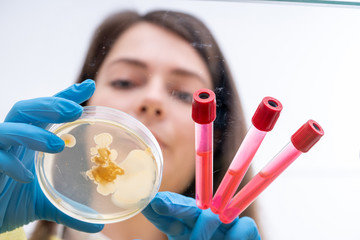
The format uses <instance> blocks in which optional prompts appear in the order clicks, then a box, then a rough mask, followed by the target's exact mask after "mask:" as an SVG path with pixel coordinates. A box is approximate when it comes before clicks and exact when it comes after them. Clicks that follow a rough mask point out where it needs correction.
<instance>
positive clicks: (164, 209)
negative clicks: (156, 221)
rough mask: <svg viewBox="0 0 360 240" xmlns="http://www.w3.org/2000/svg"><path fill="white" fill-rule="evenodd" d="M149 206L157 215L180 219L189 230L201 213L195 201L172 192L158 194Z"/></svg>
mask: <svg viewBox="0 0 360 240" xmlns="http://www.w3.org/2000/svg"><path fill="white" fill-rule="evenodd" d="M151 206H152V208H153V209H154V211H155V212H157V213H158V214H160V215H162V216H173V217H175V218H178V219H181V220H182V221H183V222H184V223H186V224H187V225H188V226H189V227H190V228H193V226H194V225H195V222H196V221H197V218H198V217H199V215H200V213H201V211H202V210H201V209H199V208H198V207H197V206H196V203H195V199H193V198H190V197H185V196H183V195H180V194H177V193H172V192H159V193H158V194H156V196H155V198H154V199H153V201H152V202H151Z"/></svg>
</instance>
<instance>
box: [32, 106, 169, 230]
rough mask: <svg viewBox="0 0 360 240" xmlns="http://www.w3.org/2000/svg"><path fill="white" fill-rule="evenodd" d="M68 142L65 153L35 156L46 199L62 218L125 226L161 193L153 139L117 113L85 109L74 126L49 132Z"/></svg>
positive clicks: (159, 156) (160, 162) (158, 152)
mask: <svg viewBox="0 0 360 240" xmlns="http://www.w3.org/2000/svg"><path fill="white" fill-rule="evenodd" d="M47 129H48V130H49V131H51V132H53V133H55V134H56V135H58V136H59V137H60V138H61V139H63V140H64V142H65V148H64V150H63V151H62V152H60V153H56V154H50V153H44V152H37V155H36V157H35V165H36V172H37V177H38V180H39V184H40V186H41V188H42V190H43V192H44V194H45V195H46V197H47V198H48V199H49V200H50V201H51V202H52V203H53V204H54V205H55V207H57V208H58V209H59V210H61V211H62V212H64V213H66V214H67V215H69V216H71V217H74V218H76V219H79V220H82V221H85V222H91V223H112V222H118V221H123V220H126V219H128V218H130V217H132V216H134V215H136V214H138V213H139V212H141V210H142V209H144V208H145V207H146V205H147V204H148V203H149V202H150V201H151V200H152V198H153V197H154V196H155V194H156V193H157V192H158V190H159V187H160V183H161V177H162V167H163V159H162V153H161V150H160V147H159V144H158V143H157V141H156V139H155V137H154V136H153V135H152V134H151V132H150V131H149V130H148V129H147V128H146V127H145V126H144V125H143V124H142V123H140V122H138V121H137V120H136V119H134V118H133V117H131V116H129V115H127V114H125V113H123V112H121V111H119V110H115V109H111V108H107V107H98V106H87V107H84V112H83V114H82V116H81V117H80V118H79V119H77V120H76V121H74V122H69V123H62V124H52V125H50V126H49V127H48V128H47Z"/></svg>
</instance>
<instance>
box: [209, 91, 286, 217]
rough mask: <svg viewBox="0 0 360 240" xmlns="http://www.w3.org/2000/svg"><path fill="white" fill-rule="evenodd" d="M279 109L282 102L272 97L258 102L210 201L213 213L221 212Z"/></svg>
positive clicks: (271, 127)
mask: <svg viewBox="0 0 360 240" xmlns="http://www.w3.org/2000/svg"><path fill="white" fill-rule="evenodd" d="M281 110H282V104H281V103H280V101H278V100H277V99H275V98H272V97H265V98H263V100H262V101H261V103H260V104H259V106H258V108H257V110H256V111H255V114H254V115H253V117H252V126H251V127H250V128H249V131H248V132H247V134H246V136H245V138H244V140H243V142H242V143H241V145H240V147H239V149H238V151H237V153H236V155H235V157H234V159H233V160H232V162H231V164H230V167H229V169H228V170H227V172H226V174H225V176H224V178H223V180H222V181H221V183H220V185H219V187H218V189H217V191H216V193H215V195H214V198H213V200H212V203H211V211H212V212H213V213H216V214H219V213H221V212H222V210H223V209H224V208H225V206H226V205H227V204H228V202H229V201H230V199H231V198H232V196H234V194H235V192H236V190H237V188H238V187H239V185H240V183H241V181H242V179H243V177H244V175H245V173H246V172H247V170H248V168H249V166H250V163H251V160H252V159H253V157H254V155H255V153H256V151H257V150H258V149H259V147H260V144H261V143H262V141H263V139H264V137H265V135H266V133H267V132H269V131H271V130H272V129H273V128H274V125H275V123H276V121H277V119H278V118H279V116H280V112H281Z"/></svg>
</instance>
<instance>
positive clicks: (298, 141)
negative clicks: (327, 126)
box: [291, 120, 324, 152]
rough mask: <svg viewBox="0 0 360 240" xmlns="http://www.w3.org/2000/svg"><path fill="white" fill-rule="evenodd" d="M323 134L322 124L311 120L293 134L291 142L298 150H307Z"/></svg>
mask: <svg viewBox="0 0 360 240" xmlns="http://www.w3.org/2000/svg"><path fill="white" fill-rule="evenodd" d="M323 135H324V130H323V129H322V128H321V127H320V125H319V124H318V123H317V122H315V121H314V120H309V121H307V122H306V123H305V124H304V125H302V126H301V128H299V130H297V131H296V133H294V134H293V135H292V136H291V142H292V144H293V145H294V147H295V148H296V149H297V150H299V151H301V152H307V151H309V150H310V148H312V146H314V145H315V143H317V142H318V141H319V140H320V138H321V137H322V136H323Z"/></svg>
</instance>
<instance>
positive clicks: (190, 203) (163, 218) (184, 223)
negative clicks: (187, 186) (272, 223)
mask: <svg viewBox="0 0 360 240" xmlns="http://www.w3.org/2000/svg"><path fill="white" fill-rule="evenodd" d="M142 213H143V214H144V216H145V217H146V218H147V219H149V220H150V221H151V222H152V223H153V224H154V225H155V226H156V227H157V228H158V229H159V230H161V231H162V232H164V233H165V234H166V235H167V236H168V238H169V239H170V240H185V239H186V240H187V239H192V240H195V239H196V240H201V239H204V240H205V239H213V240H215V239H224V240H235V239H239V240H259V239H261V238H260V235H259V232H258V229H257V227H256V224H255V222H254V220H252V219H251V218H249V217H243V218H240V219H239V218H237V219H235V220H234V221H233V222H232V223H230V224H224V223H222V222H221V221H220V219H219V217H218V215H216V214H214V213H212V212H211V210H210V209H207V210H201V209H200V208H198V207H197V206H196V203H195V199H193V198H189V197H185V196H182V195H180V194H176V193H171V192H159V193H158V194H157V195H156V196H155V198H154V199H153V200H152V201H151V203H150V204H149V205H148V206H147V207H146V208H145V209H144V210H143V211H142Z"/></svg>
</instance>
